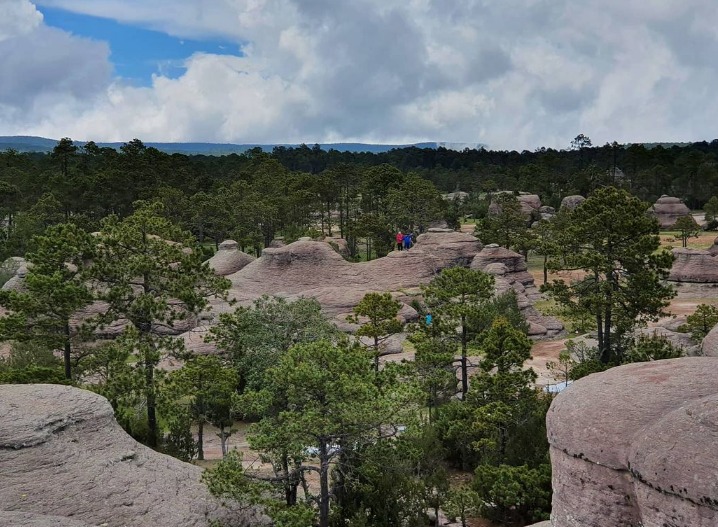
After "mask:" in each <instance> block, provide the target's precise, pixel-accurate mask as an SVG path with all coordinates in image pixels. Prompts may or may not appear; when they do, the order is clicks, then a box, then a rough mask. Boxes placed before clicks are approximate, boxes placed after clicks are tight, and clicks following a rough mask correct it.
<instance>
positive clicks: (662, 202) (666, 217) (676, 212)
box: [648, 195, 691, 229]
mask: <svg viewBox="0 0 718 527" xmlns="http://www.w3.org/2000/svg"><path fill="white" fill-rule="evenodd" d="M648 212H649V213H651V214H653V215H654V216H655V217H656V219H657V220H658V223H659V224H660V225H661V229H668V228H670V227H673V224H674V223H676V220H677V219H678V218H680V217H681V216H688V215H689V214H690V213H691V211H690V209H689V208H688V207H686V205H685V204H684V203H683V201H681V199H680V198H674V197H671V196H666V195H663V196H661V197H660V198H658V200H657V201H656V202H655V203H654V204H653V205H652V206H651V208H650V209H648Z"/></svg>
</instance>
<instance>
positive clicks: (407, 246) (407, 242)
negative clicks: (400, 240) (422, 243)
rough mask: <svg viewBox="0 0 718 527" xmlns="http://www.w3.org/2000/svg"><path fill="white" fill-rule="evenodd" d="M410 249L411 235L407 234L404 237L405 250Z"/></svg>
mask: <svg viewBox="0 0 718 527" xmlns="http://www.w3.org/2000/svg"><path fill="white" fill-rule="evenodd" d="M409 249H411V234H409V233H406V234H405V235H404V250H405V251H408V250H409Z"/></svg>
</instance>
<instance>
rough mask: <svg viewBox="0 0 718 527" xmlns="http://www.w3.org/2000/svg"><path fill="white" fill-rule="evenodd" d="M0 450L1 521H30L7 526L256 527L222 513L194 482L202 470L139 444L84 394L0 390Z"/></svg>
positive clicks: (247, 518)
mask: <svg viewBox="0 0 718 527" xmlns="http://www.w3.org/2000/svg"><path fill="white" fill-rule="evenodd" d="M0 452H2V455H0V474H2V485H0V509H3V511H4V512H0V524H2V522H8V521H11V520H12V518H15V519H18V518H24V519H23V520H22V521H23V522H24V521H27V523H7V524H8V525H37V526H38V527H40V526H48V527H49V526H57V527H61V526H62V527H80V526H83V525H86V524H87V525H93V526H97V525H105V526H108V527H124V526H126V525H132V526H134V527H154V526H157V525H172V526H178V527H200V526H202V527H204V526H206V527H209V526H210V525H211V522H212V521H214V520H217V521H221V522H222V524H223V525H233V526H237V527H239V526H249V525H260V524H261V523H262V518H260V517H259V516H257V515H256V513H254V512H252V511H228V510H226V509H223V508H222V507H221V506H220V504H219V502H218V501H216V500H215V499H214V498H213V497H212V496H210V495H209V493H208V492H207V489H206V487H205V486H204V485H203V484H202V483H201V482H200V476H201V474H202V469H200V468H199V467H196V466H194V465H190V464H188V463H183V462H181V461H179V460H177V459H175V458H172V457H169V456H165V455H163V454H159V453H157V452H155V451H153V450H151V449H149V448H147V447H145V446H143V445H141V444H139V443H137V442H136V441H135V440H134V439H132V438H131V437H130V436H128V435H127V434H126V433H125V432H124V430H122V428H121V427H120V426H119V425H118V424H117V422H116V421H115V419H114V415H113V411H112V407H111V406H110V404H109V402H107V400H106V399H104V398H103V397H100V396H99V395H97V394H94V393H92V392H89V391H86V390H79V389H77V388H71V387H67V386H58V385H43V384H34V385H2V386H0ZM42 516H45V518H43V517H42ZM52 517H54V518H52ZM8 518H10V519H11V520H8ZM13 521H14V520H13ZM18 521H19V520H18Z"/></svg>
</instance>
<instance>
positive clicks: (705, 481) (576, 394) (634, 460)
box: [547, 357, 718, 527]
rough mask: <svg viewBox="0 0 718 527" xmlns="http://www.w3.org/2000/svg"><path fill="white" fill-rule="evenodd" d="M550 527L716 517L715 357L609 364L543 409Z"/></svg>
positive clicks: (693, 522) (677, 525)
mask: <svg viewBox="0 0 718 527" xmlns="http://www.w3.org/2000/svg"><path fill="white" fill-rule="evenodd" d="M547 430H548V439H549V443H550V448H551V464H552V467H553V510H552V515H551V519H552V526H553V527H598V526H611V527H635V526H638V525H641V526H644V527H666V526H671V527H709V526H715V525H718V484H716V482H717V481H718V462H716V460H717V459H718V359H717V358H709V357H689V358H682V359H671V360H662V361H654V362H644V363H636V364H629V365H626V366H620V367H618V368H612V369H610V370H608V371H606V372H603V373H598V374H594V375H590V376H588V377H586V378H583V379H581V380H579V381H577V382H575V383H573V384H572V385H571V386H570V387H569V388H567V389H566V390H564V391H563V392H562V393H561V394H559V395H558V396H557V397H556V399H555V400H554V402H553V404H552V405H551V408H550V410H549V412H548V416H547Z"/></svg>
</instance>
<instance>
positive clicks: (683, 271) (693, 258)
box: [668, 248, 718, 283]
mask: <svg viewBox="0 0 718 527" xmlns="http://www.w3.org/2000/svg"><path fill="white" fill-rule="evenodd" d="M672 252H673V256H674V257H675V259H674V260H673V266H672V267H671V272H670V274H669V275H668V280H670V281H673V282H698V283H718V253H711V252H709V251H704V250H700V249H682V248H679V249H673V251H672Z"/></svg>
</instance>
